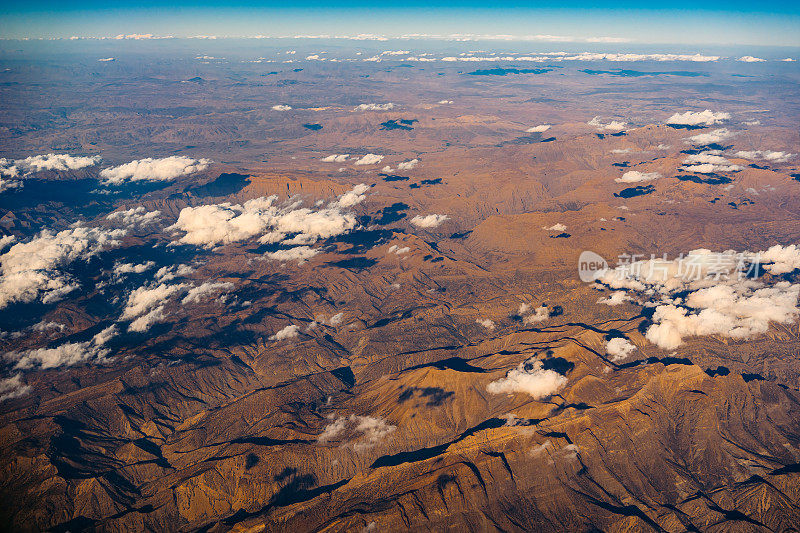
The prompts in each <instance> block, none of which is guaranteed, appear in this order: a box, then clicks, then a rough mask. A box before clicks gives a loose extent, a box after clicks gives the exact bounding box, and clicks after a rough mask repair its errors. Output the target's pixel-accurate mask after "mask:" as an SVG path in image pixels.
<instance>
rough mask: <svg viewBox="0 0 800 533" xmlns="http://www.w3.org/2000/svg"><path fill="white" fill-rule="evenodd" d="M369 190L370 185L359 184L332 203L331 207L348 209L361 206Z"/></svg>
mask: <svg viewBox="0 0 800 533" xmlns="http://www.w3.org/2000/svg"><path fill="white" fill-rule="evenodd" d="M368 190H369V185H366V184H364V183H359V184H358V185H356V186H355V187H353V188H352V189H351V190H349V191H348V192H346V193H344V194H343V195H341V196H339V198H338V199H337V200H335V201H333V202H331V207H341V208H348V207H353V206H354V205H356V204H360V203H361V202H363V201H364V199H365V198H366V194H365V193H366V192H367V191H368Z"/></svg>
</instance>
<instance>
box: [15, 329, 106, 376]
mask: <svg viewBox="0 0 800 533" xmlns="http://www.w3.org/2000/svg"><path fill="white" fill-rule="evenodd" d="M105 338H106V336H102V337H97V336H95V338H93V339H92V340H90V341H84V342H72V343H66V344H62V345H60V346H57V347H55V348H36V349H33V350H27V351H24V352H9V353H7V354H5V356H4V357H5V359H6V360H8V361H10V362H12V363H15V364H14V368H15V369H18V370H29V369H32V368H37V367H38V368H41V369H43V370H46V369H49V368H58V367H62V366H74V365H77V364H80V363H86V362H90V361H94V362H96V363H105V362H107V361H108V359H107V357H106V356H107V355H108V354H109V350H108V349H105V348H102V345H103V344H104V342H105Z"/></svg>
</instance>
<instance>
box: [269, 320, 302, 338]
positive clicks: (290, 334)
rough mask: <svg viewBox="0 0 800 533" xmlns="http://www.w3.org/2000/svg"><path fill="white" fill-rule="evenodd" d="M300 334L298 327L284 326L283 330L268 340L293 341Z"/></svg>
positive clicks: (292, 325)
mask: <svg viewBox="0 0 800 533" xmlns="http://www.w3.org/2000/svg"><path fill="white" fill-rule="evenodd" d="M299 334H300V326H296V325H294V324H291V325H289V326H286V327H285V328H283V329H281V330H280V331H278V332H277V333H276V334H275V335H272V336H271V337H270V338H269V340H271V341H282V340H286V339H294V338H295V337H297V336H298V335H299Z"/></svg>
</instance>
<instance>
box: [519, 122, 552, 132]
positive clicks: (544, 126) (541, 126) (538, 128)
mask: <svg viewBox="0 0 800 533" xmlns="http://www.w3.org/2000/svg"><path fill="white" fill-rule="evenodd" d="M550 128H551V126H550V124H539V125H538V126H533V127H532V128H528V129H527V130H525V132H526V133H542V132H545V131H547V130H549V129H550Z"/></svg>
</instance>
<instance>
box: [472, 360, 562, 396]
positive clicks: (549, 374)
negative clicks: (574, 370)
mask: <svg viewBox="0 0 800 533" xmlns="http://www.w3.org/2000/svg"><path fill="white" fill-rule="evenodd" d="M567 381H568V380H567V378H566V376H562V375H561V374H559V373H558V372H556V371H555V370H550V369H545V368H544V364H543V363H542V362H541V361H539V360H537V359H533V358H531V359H528V360H527V361H524V362H522V363H520V364H519V366H517V368H514V369H513V370H510V371H509V372H508V374H507V375H506V377H505V378H502V379H498V380H496V381H492V382H491V383H489V384H488V385H487V386H486V390H487V391H489V392H490V393H492V394H504V393H505V394H512V393H515V392H524V393H526V394H529V395H531V396H532V397H533V399H534V400H540V399H542V398H546V397H547V396H552V395H553V394H555V393H557V392H558V391H560V390H561V389H562V388H564V386H565V385H566V384H567Z"/></svg>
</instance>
